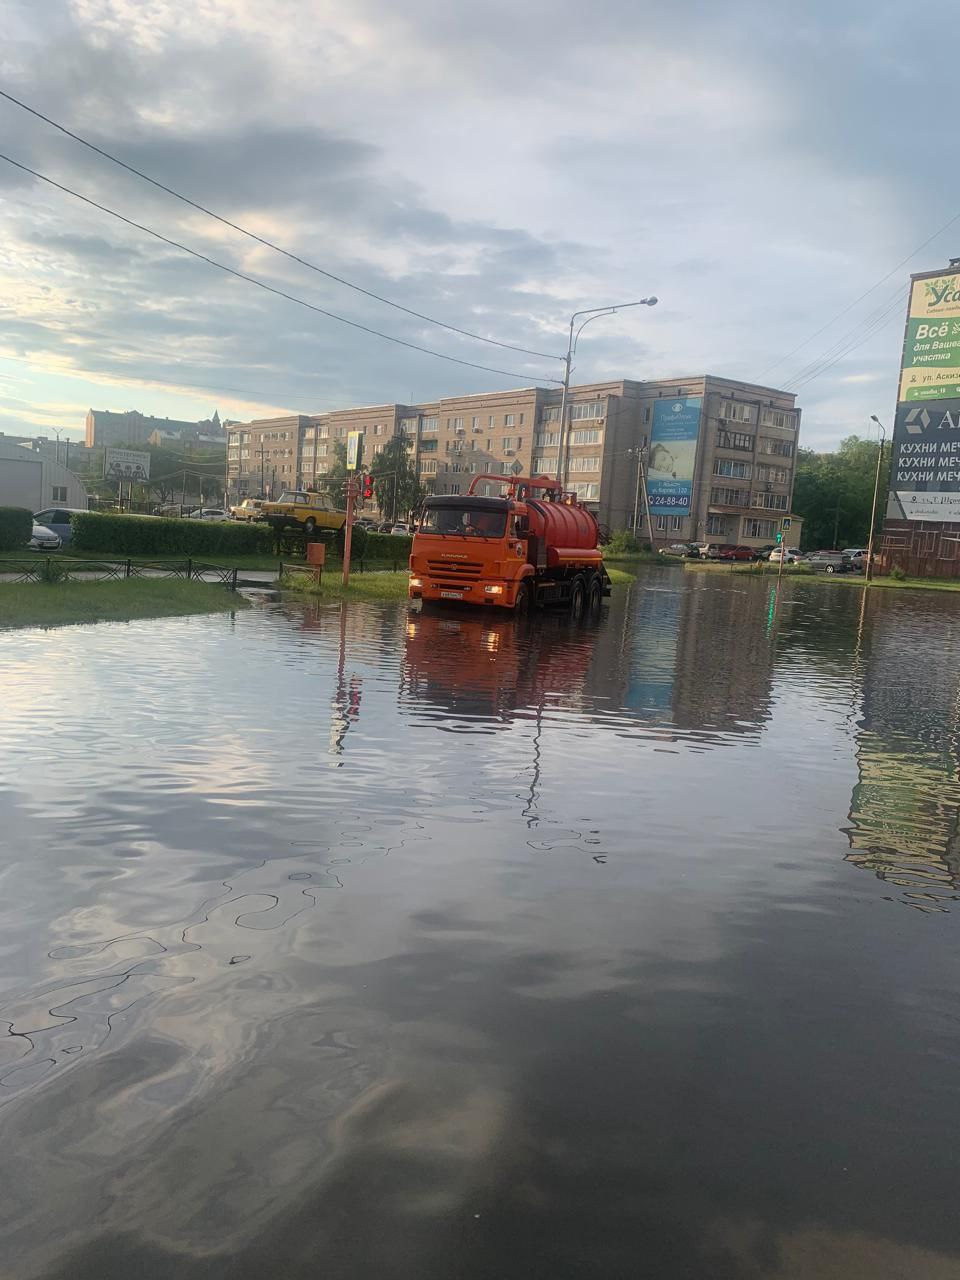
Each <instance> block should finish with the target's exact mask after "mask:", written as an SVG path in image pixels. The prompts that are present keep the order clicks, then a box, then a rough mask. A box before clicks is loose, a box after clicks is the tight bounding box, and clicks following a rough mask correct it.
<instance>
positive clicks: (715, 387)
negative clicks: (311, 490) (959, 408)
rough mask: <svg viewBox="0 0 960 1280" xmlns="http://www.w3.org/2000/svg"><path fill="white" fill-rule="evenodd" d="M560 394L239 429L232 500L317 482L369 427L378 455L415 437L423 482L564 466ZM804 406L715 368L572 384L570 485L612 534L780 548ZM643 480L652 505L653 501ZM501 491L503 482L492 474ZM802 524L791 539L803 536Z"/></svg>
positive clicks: (371, 409) (490, 485) (463, 481)
mask: <svg viewBox="0 0 960 1280" xmlns="http://www.w3.org/2000/svg"><path fill="white" fill-rule="evenodd" d="M560 407H561V392H560V391H559V390H553V389H549V390H548V389H545V388H542V387H526V388H523V389H521V390H518V391H502V392H490V393H488V394H485V395H475V396H454V397H449V398H446V399H441V400H438V401H434V402H431V403H427V404H416V405H408V404H386V405H372V406H366V407H362V408H356V409H343V410H337V411H335V412H332V413H324V414H312V415H309V416H304V415H299V416H293V417H288V418H278V419H272V420H264V421H258V422H250V423H231V424H230V425H229V426H228V427H227V432H228V437H229V447H228V453H227V458H228V473H227V474H228V487H229V491H230V497H231V500H233V499H234V498H236V497H237V496H240V495H243V494H247V493H249V494H259V493H261V492H263V493H269V494H274V495H275V494H276V493H277V492H278V491H279V489H280V488H282V487H284V486H288V487H294V486H296V485H304V486H310V485H313V484H315V483H316V482H317V481H318V480H319V479H320V478H322V476H323V474H324V472H325V471H326V469H327V467H328V466H329V463H330V461H331V459H332V457H333V446H334V444H335V442H336V441H338V440H345V438H346V436H347V433H348V432H350V431H362V432H363V433H364V457H365V460H366V461H367V462H369V461H370V460H371V459H372V458H373V457H374V456H375V455H376V454H377V453H379V452H380V450H381V449H382V448H383V446H384V444H385V443H386V442H387V440H389V439H390V438H391V437H393V436H394V435H396V434H398V433H402V434H404V435H406V436H407V437H408V439H409V440H410V443H411V455H412V457H413V459H414V462H415V465H416V467H417V470H418V472H419V474H420V478H421V480H422V482H423V484H424V487H425V488H426V489H427V490H428V491H429V492H433V493H443V494H456V493H466V492H467V490H468V488H469V487H470V484H471V482H472V481H473V479H474V478H475V477H476V476H479V475H492V476H497V477H499V476H510V475H511V474H521V475H531V474H532V475H550V476H554V475H556V474H557V470H558V466H559V448H560ZM799 425H800V411H799V410H798V409H797V407H796V402H795V397H794V396H793V395H791V394H790V393H788V392H785V391H777V390H775V389H773V388H770V387H762V386H757V385H754V384H752V383H747V382H737V381H733V380H730V379H727V378H716V377H712V376H710V375H706V376H699V377H695V378H683V379H670V380H661V381H657V382H637V381H632V380H629V379H620V380H618V381H614V382H603V383H594V384H590V385H586V386H578V387H574V388H571V391H570V395H569V400H568V415H567V426H568V431H567V442H566V447H565V449H564V455H565V456H564V460H563V468H562V469H563V475H564V483H565V487H566V488H568V489H572V490H574V491H575V492H576V493H577V495H578V497H579V498H580V500H581V501H583V502H585V503H587V504H588V505H589V506H590V507H591V508H592V509H593V510H594V511H595V512H596V514H597V517H598V519H599V520H600V522H601V524H603V525H606V526H607V527H608V528H609V529H611V530H612V529H619V528H633V527H636V529H637V532H638V534H639V535H640V536H641V537H643V538H644V539H647V538H652V539H654V540H655V541H656V542H657V543H658V544H663V543H664V542H681V541H697V542H705V541H715V542H727V543H745V544H747V545H755V546H759V545H763V544H765V543H770V542H774V541H775V539H776V533H777V531H778V530H779V529H780V526H781V521H782V519H783V518H784V517H785V516H790V515H791V509H790V506H791V498H792V494H793V477H794V467H795V463H796V450H797V437H798V432H799ZM644 480H645V481H646V488H647V491H648V495H649V499H650V511H649V512H647V511H646V509H645V504H644V498H643V488H644V484H643V482H644ZM483 489H484V490H485V491H486V492H488V493H493V492H495V491H496V489H497V482H496V481H490V482H483ZM798 536H799V526H798V523H797V522H796V521H794V522H793V525H792V528H791V531H790V534H789V535H788V537H787V541H788V542H789V543H791V544H795V543H796V542H797V539H798Z"/></svg>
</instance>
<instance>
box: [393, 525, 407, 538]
mask: <svg viewBox="0 0 960 1280" xmlns="http://www.w3.org/2000/svg"><path fill="white" fill-rule="evenodd" d="M390 532H391V533H401V534H403V535H404V537H406V536H407V535H408V534H409V533H410V526H409V525H408V524H395V525H394V526H393V528H392V529H391V530H390Z"/></svg>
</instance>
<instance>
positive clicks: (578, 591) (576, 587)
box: [570, 577, 587, 622]
mask: <svg viewBox="0 0 960 1280" xmlns="http://www.w3.org/2000/svg"><path fill="white" fill-rule="evenodd" d="M586 607H587V587H586V583H585V582H584V581H583V578H581V577H576V578H574V580H573V586H572V587H571V588H570V616H571V617H572V618H573V620H574V622H580V621H581V620H582V618H583V615H584V611H585V610H586Z"/></svg>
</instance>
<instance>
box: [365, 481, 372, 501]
mask: <svg viewBox="0 0 960 1280" xmlns="http://www.w3.org/2000/svg"><path fill="white" fill-rule="evenodd" d="M372 497H373V476H371V475H365V476H364V477H363V500H364V502H366V501H367V500H368V499H369V498H372Z"/></svg>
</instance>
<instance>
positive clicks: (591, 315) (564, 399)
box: [557, 296, 657, 489]
mask: <svg viewBox="0 0 960 1280" xmlns="http://www.w3.org/2000/svg"><path fill="white" fill-rule="evenodd" d="M656 305H657V299H656V297H654V296H651V297H649V298H641V299H640V301H639V302H618V303H617V305H616V306H606V307H588V308H587V309H586V310H585V311H575V312H574V313H573V315H572V316H571V317H570V336H569V338H568V339H567V354H566V355H565V356H564V363H563V394H562V396H561V397H560V448H559V450H558V452H557V484H558V485H559V486H560V488H561V489H562V488H563V486H564V484H565V483H566V470H567V467H566V450H567V434H568V432H567V403H568V401H569V399H570V370H571V368H572V366H573V357H574V355H575V354H576V350H577V340H578V339H579V337H580V334H581V333H582V332H583V330H584V328H585V327H586V326H587V325H588V324H589V323H590V321H591V320H599V319H600V317H601V316H612V315H615V314H616V313H617V312H618V311H625V310H626V309H627V307H655V306H656ZM581 316H586V319H585V320H584V321H583V322H582V323H581V324H580V325H579V326H577V320H578V319H579V318H580V317H581ZM575 326H576V333H574V327H575Z"/></svg>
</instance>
